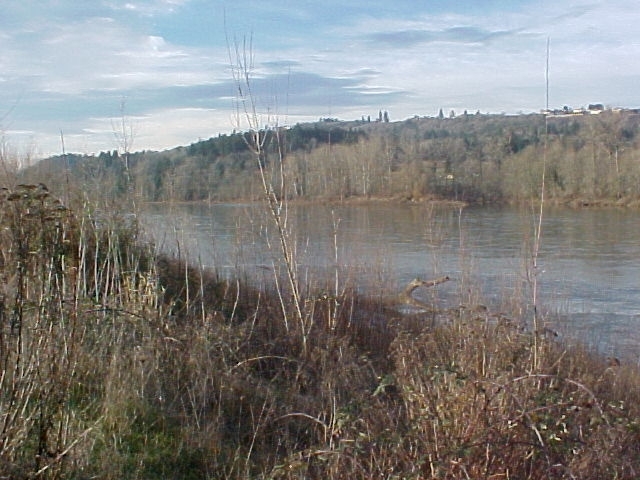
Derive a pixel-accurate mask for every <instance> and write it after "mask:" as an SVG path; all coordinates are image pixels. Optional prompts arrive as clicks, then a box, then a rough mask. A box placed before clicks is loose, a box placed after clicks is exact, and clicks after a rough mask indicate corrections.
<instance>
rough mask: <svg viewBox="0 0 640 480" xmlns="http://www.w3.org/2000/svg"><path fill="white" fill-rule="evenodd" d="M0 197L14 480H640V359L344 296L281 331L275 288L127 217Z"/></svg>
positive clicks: (479, 320)
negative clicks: (152, 237) (166, 250)
mask: <svg viewBox="0 0 640 480" xmlns="http://www.w3.org/2000/svg"><path fill="white" fill-rule="evenodd" d="M1 204H2V210H1V212H2V213H1V217H0V226H1V227H2V229H1V230H0V243H1V247H2V263H1V264H0V275H1V276H2V291H1V292H0V294H1V296H0V320H1V325H0V349H1V350H0V361H1V362H2V375H1V376H0V477H2V478H105V479H116V478H117V479H120V478H194V479H195V478H198V479H200V478H238V479H239V478H352V479H353V478H362V479H364V478H474V479H475V478H486V479H499V478H500V479H502V478H504V479H506V478H518V479H524V478H580V479H599V478H618V479H623V478H628V479H631V478H637V477H638V475H640V458H639V457H638V454H637V452H638V451H640V412H639V408H640V407H639V405H640V399H639V398H638V397H639V396H640V372H638V370H637V369H636V368H634V367H631V366H626V365H621V366H618V365H609V364H608V363H607V361H606V360H605V359H603V358H601V357H599V356H597V355H595V354H592V353H590V352H587V351H584V350H580V349H577V348H572V349H568V348H565V347H563V345H562V344H560V343H557V342H556V341H553V340H550V339H546V338H543V337H540V338H538V339H537V341H536V342H534V334H532V333H529V332H526V331H522V330H521V329H520V328H518V327H516V326H514V325H512V324H511V323H509V322H507V321H505V320H504V319H496V318H493V317H491V316H489V315H488V313H487V312H480V313H479V314H478V313H477V312H476V313H473V312H472V311H465V312H463V313H460V312H457V313H454V312H451V313H449V314H447V315H445V318H444V321H443V322H440V323H439V324H438V325H437V326H434V325H433V322H432V320H433V319H432V317H431V316H430V315H426V314H425V315H414V316H413V317H411V318H404V319H401V318H399V316H398V315H395V316H393V315H391V314H390V313H389V312H388V311H387V310H385V309H384V308H383V307H382V306H381V305H380V303H379V301H377V300H376V299H373V298H365V297H362V296H359V295H357V294H356V293H354V292H353V291H350V290H348V289H347V290H345V291H344V292H343V293H342V294H341V295H340V296H338V297H331V296H327V295H317V296H313V295H311V294H309V295H307V297H306V298H304V299H301V305H302V307H303V309H302V310H303V311H302V312H301V313H302V315H303V320H304V321H303V322H301V323H300V324H299V325H298V324H290V325H286V324H285V321H284V319H286V318H287V316H289V318H291V316H292V315H293V313H292V311H290V312H283V309H287V308H293V306H292V305H288V304H287V303H284V304H283V303H282V302H281V298H280V296H279V295H277V294H276V293H275V292H274V291H258V290H255V289H252V288H250V287H248V286H246V285H243V284H241V283H239V282H228V281H223V280H221V279H219V278H218V277H217V276H216V274H215V272H208V271H202V270H199V269H197V268H192V267H190V266H188V265H184V264H182V263H180V262H178V261H176V260H174V259H171V258H167V257H160V258H158V257H156V256H154V255H153V249H152V248H151V246H150V245H147V244H145V243H144V242H143V241H142V240H141V236H140V234H139V231H138V228H137V225H136V222H135V219H132V218H131V217H127V216H123V215H118V214H117V213H115V214H109V215H107V214H104V213H103V214H101V215H98V214H97V213H96V212H97V209H95V208H89V207H88V206H87V205H86V204H85V205H78V207H77V208H75V209H74V210H73V211H71V210H69V209H68V208H66V207H63V206H62V205H61V204H60V203H59V202H57V201H55V200H53V199H52V198H51V197H50V196H49V195H48V193H47V192H46V191H44V190H43V189H42V188H37V187H36V188H31V187H15V188H14V189H12V190H11V191H7V192H5V194H4V196H3V198H2V199H1ZM102 211H104V210H102ZM303 327H304V330H302V329H303ZM534 349H537V350H536V351H535V352H534ZM534 353H535V358H536V361H535V362H534ZM534 367H535V368H534Z"/></svg>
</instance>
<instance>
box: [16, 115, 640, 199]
mask: <svg viewBox="0 0 640 480" xmlns="http://www.w3.org/2000/svg"><path fill="white" fill-rule="evenodd" d="M639 128H640V115H638V114H635V113H633V112H630V111H620V112H614V111H604V112H602V113H600V114H599V115H581V116H566V117H549V118H546V119H545V117H544V115H541V114H528V115H517V116H507V115H479V114H475V115H468V114H465V115H461V116H458V117H455V118H425V117H414V118H412V119H408V120H405V121H401V122H375V123H370V122H360V121H355V122H317V123H309V124H299V125H296V126H294V127H292V128H287V129H285V128H282V129H280V130H279V131H278V135H274V134H273V133H274V132H266V133H267V135H266V137H265V138H266V142H265V146H266V150H265V151H266V156H265V159H264V162H265V164H264V165H263V167H265V169H266V171H267V173H268V174H269V175H271V176H272V177H273V178H276V177H278V181H276V182H274V183H273V184H274V185H279V186H280V187H279V188H281V190H282V191H279V192H277V193H278V195H279V196H281V197H283V198H289V199H308V200H317V199H322V200H327V199H342V200H343V199H347V198H351V197H393V198H406V199H423V198H438V199H445V200H458V201H466V202H470V203H496V202H522V201H527V200H529V199H531V198H536V197H537V196H539V195H540V187H541V178H542V170H543V168H545V169H546V175H547V177H546V178H547V181H546V182H545V188H546V192H545V194H546V195H547V197H546V198H548V199H550V200H552V201H555V202H581V203H590V202H596V201H613V202H620V203H625V204H631V203H634V202H635V201H636V200H637V199H639V198H640V162H639V161H638V159H639V157H638V156H639V154H640V144H639V138H640V137H639V136H638V131H639ZM245 135H246V134H245V133H234V134H231V135H219V136H217V137H214V138H210V139H208V140H204V141H200V142H197V143H193V144H191V145H189V146H186V147H179V148H175V149H172V150H167V151H162V152H149V151H144V152H137V153H131V154H129V155H128V168H129V173H130V176H127V175H125V164H124V161H123V160H122V158H121V157H122V155H121V154H119V153H118V151H112V152H103V153H101V154H100V155H98V156H78V155H65V156H58V157H52V158H49V159H46V160H43V161H41V162H39V163H38V164H36V165H34V166H32V167H30V168H29V169H27V170H25V171H24V172H23V176H24V177H25V178H27V179H28V178H37V179H42V178H48V179H49V181H50V183H51V184H54V183H60V182H64V176H66V177H67V178H66V180H67V181H68V180H69V177H70V178H72V179H73V181H74V182H81V184H82V185H84V186H85V187H86V188H87V189H92V190H93V191H96V192H99V193H100V194H103V195H111V196H116V197H117V196H119V195H123V194H125V193H126V192H127V191H128V189H132V190H133V192H134V193H135V195H136V198H138V199H140V200H142V201H154V202H155V201H178V202H184V201H233V200H250V199H256V198H259V197H260V195H261V185H260V180H259V175H258V170H259V169H258V165H257V163H256V159H255V157H254V156H253V155H252V154H251V152H250V151H249V149H248V147H247V137H246V136H245ZM278 152H282V153H283V154H284V157H283V158H284V162H283V163H282V164H280V163H279V162H278V165H277V168H272V167H273V166H272V165H271V163H270V161H269V159H270V157H271V158H275V156H276V155H279V154H278ZM274 165H275V164H274ZM279 177H283V179H284V181H282V182H281V181H279ZM56 178H57V180H58V181H56ZM127 178H129V179H130V182H132V184H133V185H128V181H129V180H127ZM129 191H130V190H129Z"/></svg>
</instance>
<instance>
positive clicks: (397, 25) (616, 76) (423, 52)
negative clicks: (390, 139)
mask: <svg viewBox="0 0 640 480" xmlns="http://www.w3.org/2000/svg"><path fill="white" fill-rule="evenodd" d="M638 25H640V8H638V3H637V0H607V1H595V0H549V1H547V0H450V1H448V0H422V1H419V0H383V1H378V0H352V1H350V0H339V1H338V0H323V1H310V0H296V1H293V0H275V1H264V0H234V1H228V0H86V1H78V0H30V1H29V0H22V1H18V0H15V1H14V0H11V1H9V2H5V4H4V5H3V6H2V8H1V9H0V27H1V28H0V133H1V134H2V137H3V142H2V144H1V147H2V150H0V153H1V154H2V155H5V156H9V155H13V156H16V157H20V158H27V159H29V158H42V157H46V156H49V155H55V154H60V153H62V152H63V150H64V152H66V153H71V152H73V153H85V154H92V153H99V152H101V151H110V150H115V149H122V148H123V142H122V138H123V135H122V133H123V125H124V131H125V132H126V138H127V139H128V143H129V145H128V147H127V148H128V149H129V150H130V151H140V150H164V149H168V148H173V147H176V146H180V145H189V144H190V143H193V142H196V141H198V140H201V139H207V138H210V137H212V136H217V135H218V134H221V133H222V134H226V133H231V132H232V131H234V130H236V131H238V130H244V129H246V128H248V127H247V124H246V123H245V122H243V121H242V118H241V117H240V118H238V115H237V113H238V108H237V107H238V96H237V91H238V89H237V85H236V84H235V82H234V75H233V71H234V70H233V66H237V61H236V60H237V57H236V52H240V53H241V54H243V55H245V54H246V55H247V56H248V57H249V58H250V59H251V62H250V63H251V65H250V66H251V69H250V72H249V73H250V77H249V79H250V80H249V83H250V85H251V92H252V98H253V100H254V104H255V106H256V108H257V112H258V115H259V121H260V123H261V124H264V125H275V124H278V125H293V124H296V123H299V122H307V121H315V120H318V119H319V118H338V119H340V120H354V119H360V118H362V117H363V116H364V117H367V116H371V117H372V118H376V117H377V116H378V112H379V111H380V110H383V111H387V112H388V114H389V118H390V120H391V121H396V120H403V119H406V118H409V117H413V116H415V115H419V116H436V115H437V114H438V112H439V110H440V109H443V111H444V112H445V114H446V115H448V114H449V112H450V111H451V110H453V111H454V112H456V113H457V114H459V113H462V112H463V111H464V110H467V111H469V112H474V113H475V112H476V111H480V112H482V113H505V114H517V113H528V112H539V111H540V110H542V109H544V108H545V105H546V87H545V85H546V71H547V69H546V63H547V41H549V47H550V48H549V57H548V59H549V70H548V72H549V105H550V107H551V108H562V107H563V106H565V105H568V106H571V107H582V106H587V105H588V104H590V103H602V104H604V105H606V106H610V107H615V106H618V107H633V108H637V107H640V28H638Z"/></svg>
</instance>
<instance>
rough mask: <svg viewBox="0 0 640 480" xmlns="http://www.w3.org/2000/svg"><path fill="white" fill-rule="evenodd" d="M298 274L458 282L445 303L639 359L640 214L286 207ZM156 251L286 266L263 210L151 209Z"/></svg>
mask: <svg viewBox="0 0 640 480" xmlns="http://www.w3.org/2000/svg"><path fill="white" fill-rule="evenodd" d="M286 214H287V219H288V226H289V232H290V244H291V245H295V247H296V248H295V264H296V265H297V267H298V273H299V277H300V278H301V279H302V280H303V283H304V284H305V285H308V286H309V287H310V288H311V289H317V288H327V289H330V290H333V289H338V290H339V289H340V288H343V287H344V286H346V285H351V286H355V287H357V288H359V289H362V290H363V291H364V290H366V291H369V292H376V291H379V290H392V291H393V290H396V289H400V288H402V285H404V284H406V283H407V282H408V281H409V280H411V279H413V278H415V277H421V278H425V279H429V278H435V277H437V276H441V275H449V276H450V277H451V278H452V279H453V281H452V282H447V283H446V284H443V285H440V286H438V287H437V289H434V290H433V292H431V291H429V292H428V294H429V295H430V298H429V301H431V302H435V303H438V304H439V305H441V306H443V307H446V306H455V305H459V304H461V303H462V304H478V303H482V304H485V305H488V306H489V308H490V309H491V310H492V311H505V312H506V311H509V312H514V311H517V312H521V314H520V315H521V316H522V318H530V316H531V311H532V309H531V305H532V304H533V299H534V296H535V298H536V303H537V305H538V306H539V311H542V312H544V313H545V318H546V319H548V321H549V322H550V327H551V328H553V329H554V330H556V331H557V332H558V333H560V334H561V335H563V336H565V337H566V338H567V339H579V340H580V341H581V342H585V343H587V344H588V345H590V346H592V347H593V348H596V349H598V350H600V351H601V352H603V353H605V354H607V355H615V356H619V357H625V358H628V359H631V360H633V361H635V362H637V361H639V360H640V331H639V330H640V212H637V211H631V210H615V209H583V210H574V209H565V208H557V209H556V208H554V209H546V210H545V211H544V214H543V216H542V223H541V226H542V228H541V235H540V243H539V245H540V246H539V250H538V255H537V257H536V256H535V255H534V252H535V248H534V245H535V238H536V237H535V231H536V228H537V227H538V222H539V215H538V214H539V212H537V211H535V210H533V209H531V210H528V209H517V208H476V207H472V208H470V207H467V208H464V209H459V208H455V207H443V206H433V205H424V204H420V205H411V204H402V205H398V204H391V203H374V204H368V205H330V206H329V205H296V206H291V207H290V208H289V210H288V212H286ZM143 218H144V220H145V224H146V228H147V231H148V232H149V233H150V234H151V235H152V236H153V238H154V239H155V241H156V244H157V245H158V248H159V249H161V250H163V251H165V252H170V253H173V254H174V255H180V256H182V257H183V258H186V259H187V260H188V261H190V262H191V263H193V264H200V265H203V266H206V267H214V268H216V269H217V270H218V272H219V273H220V274H221V275H224V276H227V277H229V278H232V277H236V276H238V275H243V276H245V277H246V278H247V279H249V281H252V282H254V283H256V284H260V283H262V282H270V281H272V280H273V275H274V271H277V270H278V268H279V265H281V262H280V261H279V259H280V258H281V257H280V254H279V248H278V242H277V236H276V235H274V225H273V222H271V221H270V220H269V216H268V214H267V213H266V211H265V209H264V207H263V206H260V205H242V204H221V205H211V206H208V205H150V206H148V207H147V209H146V210H145V213H144V215H143Z"/></svg>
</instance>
